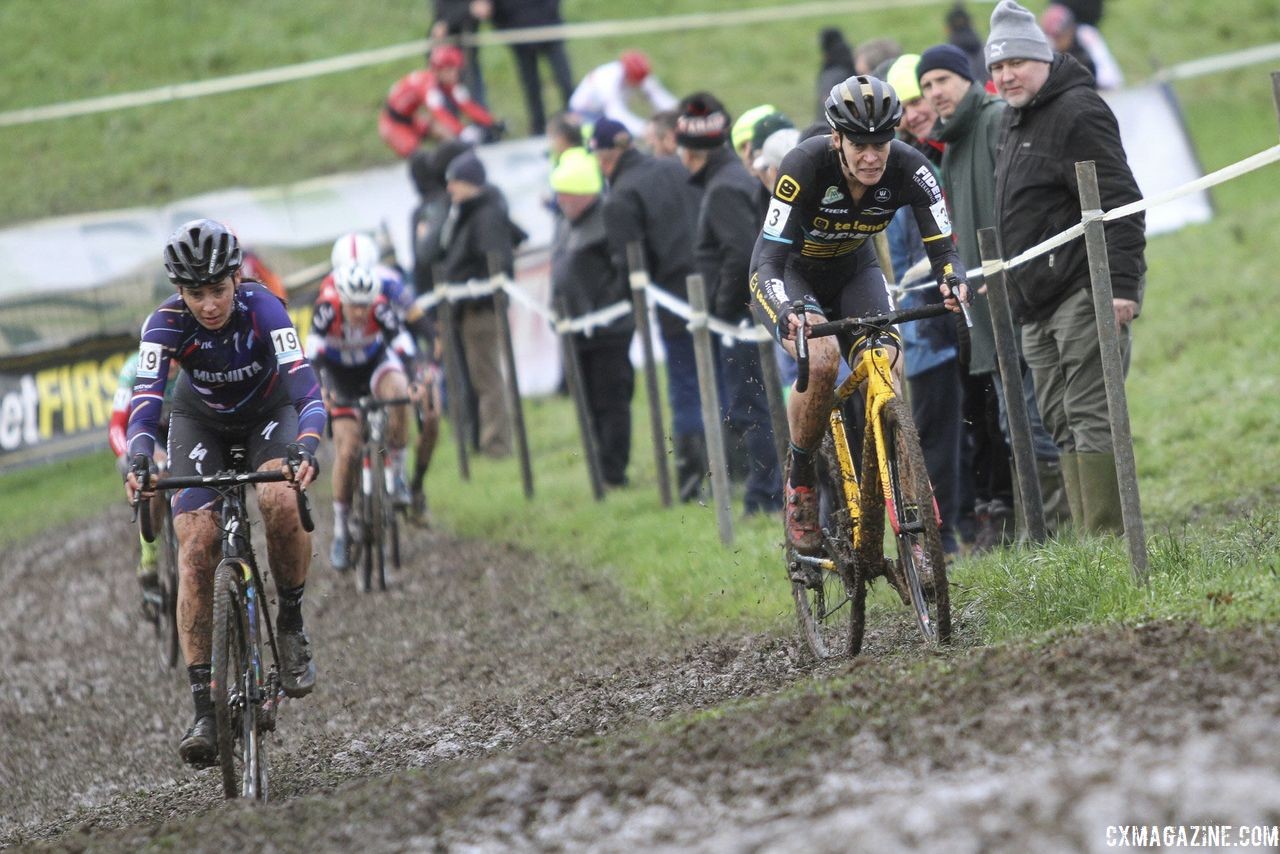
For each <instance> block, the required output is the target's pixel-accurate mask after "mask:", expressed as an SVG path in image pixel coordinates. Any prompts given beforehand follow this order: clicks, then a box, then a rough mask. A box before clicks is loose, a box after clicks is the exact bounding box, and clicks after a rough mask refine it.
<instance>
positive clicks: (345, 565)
mask: <svg viewBox="0 0 1280 854" xmlns="http://www.w3.org/2000/svg"><path fill="white" fill-rule="evenodd" d="M329 563H331V564H333V568H334V569H336V570H338V572H346V571H347V570H348V569H350V568H351V561H350V560H349V559H348V558H347V535H346V534H334V535H333V545H331V546H330V547H329Z"/></svg>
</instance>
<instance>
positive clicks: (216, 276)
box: [164, 219, 244, 288]
mask: <svg viewBox="0 0 1280 854" xmlns="http://www.w3.org/2000/svg"><path fill="white" fill-rule="evenodd" d="M243 262H244V252H243V251H241V249H240V241H239V240H237V239H236V236H235V234H233V233H232V231H231V229H229V228H227V227H226V226H225V225H223V224H222V223H220V222H214V221H213V220H211V219H193V220H191V222H186V223H183V224H182V225H180V226H178V230H177V231H175V232H174V233H173V234H172V235H170V237H169V242H168V243H167V244H165V247H164V269H165V272H166V273H168V274H169V281H171V282H173V283H174V284H175V285H177V286H178V287H180V288H198V287H200V286H201V285H212V284H214V283H216V282H221V281H222V280H223V279H225V278H226V277H227V276H230V275H231V274H232V273H234V272H235V271H236V270H239V269H240V265H241V264H242V263H243Z"/></svg>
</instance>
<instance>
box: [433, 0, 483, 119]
mask: <svg viewBox="0 0 1280 854" xmlns="http://www.w3.org/2000/svg"><path fill="white" fill-rule="evenodd" d="M431 5H432V9H433V11H434V13H435V20H434V21H433V22H432V24H431V32H430V34H429V35H430V36H431V38H433V39H447V40H449V41H451V42H453V43H454V44H457V45H459V46H461V37H462V36H474V35H475V34H476V32H477V31H478V30H479V29H480V22H481V21H484V20H487V19H488V18H489V17H490V16H491V15H492V14H493V3H492V2H490V0H432V4H431ZM463 50H464V51H466V54H467V64H466V65H464V66H463V68H462V82H463V85H465V86H466V87H467V92H468V93H470V95H471V100H473V101H475V102H476V103H477V104H480V105H481V106H482V107H488V106H489V104H488V102H487V101H486V100H485V91H484V73H483V72H482V71H481V69H480V49H479V48H477V47H476V46H475V45H467V46H466V47H464V48H463Z"/></svg>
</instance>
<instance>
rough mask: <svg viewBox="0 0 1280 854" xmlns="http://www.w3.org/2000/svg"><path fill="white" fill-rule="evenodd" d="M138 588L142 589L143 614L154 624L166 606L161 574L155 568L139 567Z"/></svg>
mask: <svg viewBox="0 0 1280 854" xmlns="http://www.w3.org/2000/svg"><path fill="white" fill-rule="evenodd" d="M138 586H139V587H141V588H142V613H143V614H144V615H146V618H147V619H148V620H151V621H153V622H154V621H155V620H156V618H157V617H159V615H160V607H161V606H162V605H163V604H164V595H163V594H162V593H161V592H160V574H159V573H158V572H156V570H155V567H151V568H150V569H144V568H142V567H138Z"/></svg>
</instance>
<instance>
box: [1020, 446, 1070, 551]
mask: <svg viewBox="0 0 1280 854" xmlns="http://www.w3.org/2000/svg"><path fill="white" fill-rule="evenodd" d="M1009 467H1010V468H1011V469H1014V470H1015V471H1016V468H1017V467H1016V466H1014V465H1013V461H1012V460H1010V462H1009ZM1036 477H1037V478H1038V479H1039V481H1040V505H1041V507H1042V508H1043V509H1044V528H1045V533H1046V534H1047V535H1048V536H1050V537H1053V536H1056V535H1057V533H1058V531H1059V530H1061V529H1062V528H1065V527H1066V526H1067V525H1068V524H1070V523H1071V511H1070V509H1069V507H1068V505H1067V491H1066V489H1065V488H1064V486H1063V483H1062V464H1061V462H1060V461H1059V460H1041V459H1037V460H1036ZM1025 509H1026V506H1025V505H1024V504H1023V503H1022V481H1021V480H1019V479H1018V478H1017V477H1015V478H1014V479H1013V518H1014V530H1015V531H1016V532H1017V533H1016V539H1017V542H1018V544H1019V545H1026V544H1027V543H1028V542H1029V541H1030V539H1031V538H1030V535H1029V534H1028V533H1027V520H1026V517H1025V515H1024V510H1025Z"/></svg>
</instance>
